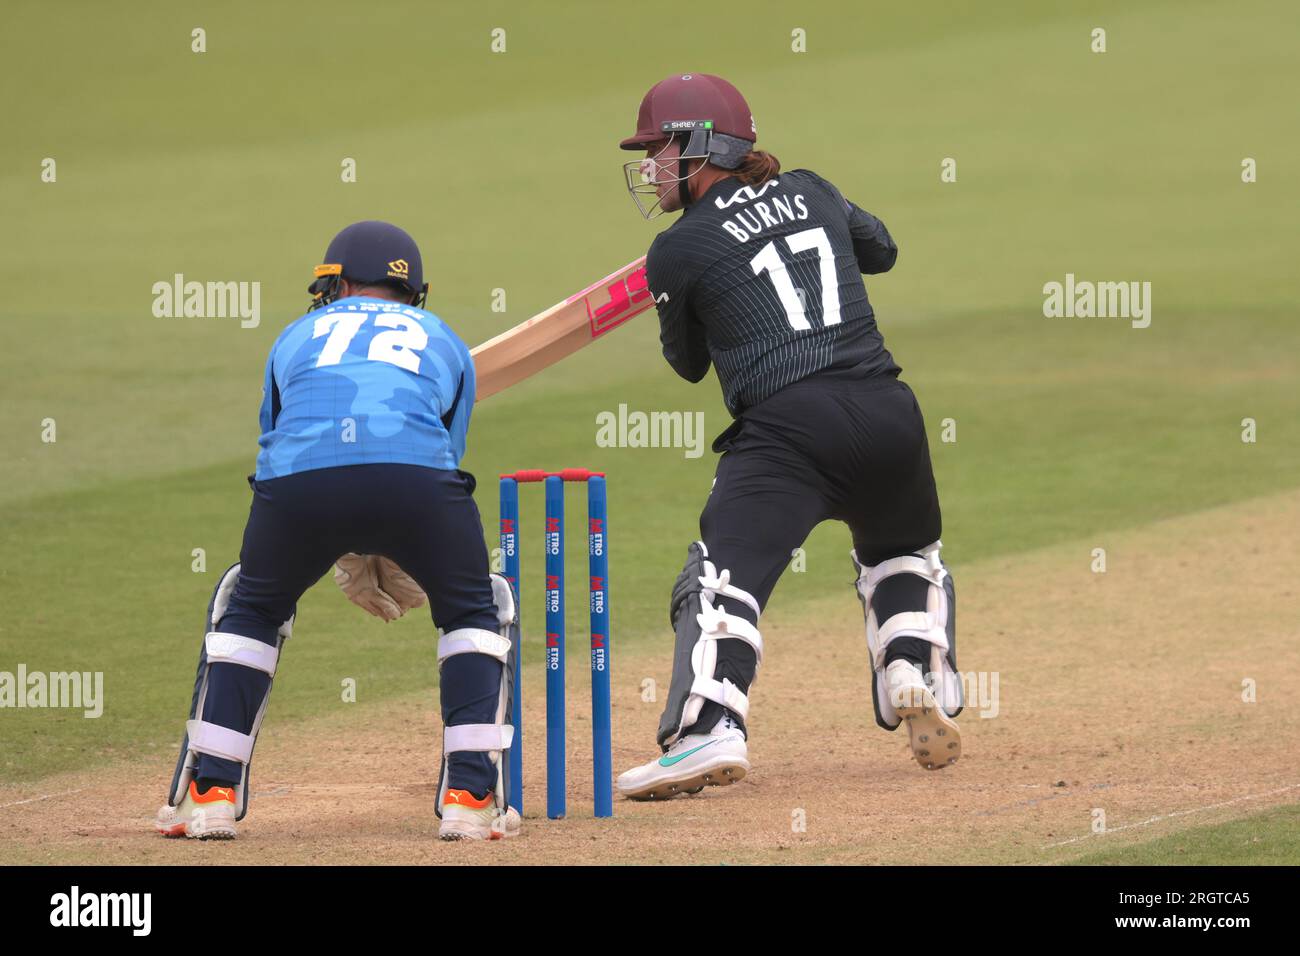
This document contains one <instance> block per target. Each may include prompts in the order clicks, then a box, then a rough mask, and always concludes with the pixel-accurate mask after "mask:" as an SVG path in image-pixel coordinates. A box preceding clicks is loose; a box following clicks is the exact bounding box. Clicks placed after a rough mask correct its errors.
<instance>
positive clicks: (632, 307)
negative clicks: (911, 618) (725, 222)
mask: <svg viewBox="0 0 1300 956" xmlns="http://www.w3.org/2000/svg"><path fill="white" fill-rule="evenodd" d="M652 305H654V297H653V296H652V295H651V294H650V287H649V285H647V283H646V277H645V256H642V257H641V258H639V259H637V260H636V261H635V262H629V263H628V264H627V265H625V266H624V267H623V268H622V269H619V270H618V271H617V272H614V273H611V274H609V275H607V276H605V278H603V279H601V280H600V281H599V282H596V283H594V284H592V285H590V286H588V287H587V288H585V289H583V290H582V291H581V292H577V293H575V294H573V295H571V296H569V297H568V298H567V299H565V300H564V301H563V302H560V303H557V304H556V305H553V306H551V307H550V308H549V309H547V310H546V311H545V312H541V313H539V314H537V315H535V316H533V317H532V318H531V319H529V320H528V321H526V322H521V323H520V324H519V325H516V326H515V327H514V328H513V329H508V330H506V331H505V332H502V333H501V334H500V335H498V336H497V337H496V338H493V339H488V341H486V342H484V343H483V344H482V345H479V346H477V347H475V348H473V349H471V350H470V356H471V357H472V358H473V359H474V375H475V379H476V381H477V388H476V398H477V399H480V400H481V399H484V398H487V397H488V396H490V395H495V394H496V393H497V392H500V391H504V390H505V389H507V388H509V387H510V386H511V385H514V384H516V383H517V382H522V381H523V380H524V379H526V378H528V377H529V376H532V375H536V374H537V373H538V372H540V371H541V370H542V369H544V368H549V367H550V366H552V365H554V364H555V363H556V362H558V361H559V360H560V359H562V358H564V357H565V356H568V355H572V354H573V353H574V352H576V351H578V349H580V348H582V347H583V346H585V345H589V344H590V343H591V342H593V341H595V340H596V339H598V338H599V337H600V336H602V335H604V334H605V333H606V332H609V331H611V330H613V329H616V328H618V327H619V326H620V325H622V324H623V323H624V322H626V321H627V320H628V319H630V318H632V317H633V316H637V315H640V314H641V313H642V312H644V311H645V310H646V309H648V308H650V307H651V306H652Z"/></svg>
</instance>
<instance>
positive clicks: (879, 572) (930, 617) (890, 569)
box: [852, 541, 963, 726]
mask: <svg viewBox="0 0 1300 956" xmlns="http://www.w3.org/2000/svg"><path fill="white" fill-rule="evenodd" d="M942 546H943V545H942V542H940V541H935V542H934V543H933V544H930V545H927V546H926V547H925V548H922V549H921V551H920V556H917V555H912V554H908V555H901V556H899V557H895V558H889V559H888V560H886V561H882V562H880V563H879V564H876V565H872V566H869V567H868V566H863V565H861V564H859V563H858V558H857V553H856V552H852V557H853V563H854V565H855V566H856V567H857V568H858V572H859V573H858V580H857V589H858V594H859V595H860V596H861V598H862V606H863V608H864V609H865V613H866V624H867V648H868V650H869V651H870V653H871V668H872V670H873V671H874V672H875V684H876V695H877V704H878V706H879V710H880V716H881V717H882V718H883V719H884V721H885V722H886V723H888V724H890V725H893V726H896V725H897V724H898V723H899V717H898V713H897V711H896V710H895V709H894V706H893V703H892V702H891V701H890V700H889V694H888V693H886V691H885V656H886V651H887V649H888V648H889V645H890V643H891V642H893V641H894V640H895V639H896V638H899V637H916V638H920V639H921V640H924V641H928V642H929V643H930V644H931V648H930V654H931V659H930V665H931V666H930V678H929V679H930V681H931V683H932V689H933V691H934V694H935V697H936V699H937V700H938V702H939V705H940V706H941V707H942V708H943V709H944V711H945V712H946V713H948V714H949V715H950V716H952V715H955V714H956V713H957V712H958V711H960V709H961V707H962V704H963V701H962V690H961V681H960V680H959V678H958V676H957V674H956V673H955V671H954V670H953V668H952V665H951V663H950V659H949V658H950V654H949V651H950V645H949V640H948V621H949V615H950V613H951V609H950V608H949V606H948V593H947V591H946V590H945V589H944V579H945V578H947V577H948V569H947V568H946V567H944V564H943V561H942V560H941V559H940V557H939V551H940V549H941V548H942ZM896 574H914V575H916V576H918V577H921V578H924V579H925V580H927V581H928V582H929V583H930V586H929V587H928V588H927V589H926V607H925V610H924V611H921V610H916V611H900V612H898V613H895V614H893V615H891V616H890V617H889V618H888V620H886V621H884V622H883V623H881V622H879V621H878V620H877V618H876V612H875V608H874V607H873V606H872V598H873V597H874V595H875V591H876V588H877V587H878V586H879V584H880V582H881V581H884V580H885V579H886V578H889V577H892V576H893V575H896Z"/></svg>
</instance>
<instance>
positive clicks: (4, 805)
mask: <svg viewBox="0 0 1300 956" xmlns="http://www.w3.org/2000/svg"><path fill="white" fill-rule="evenodd" d="M85 789H86V788H85V787H78V788H77V789H76V790H64V791H63V792H62V793H47V794H45V795H44V796H43V797H28V798H27V799H26V800H19V801H17V802H15V803H0V810H7V809H9V808H10V807H21V806H22V805H23V804H24V803H39V802H40V801H42V800H53V799H54V798H55V797H66V796H68V795H69V794H72V793H81V791H83V790H85Z"/></svg>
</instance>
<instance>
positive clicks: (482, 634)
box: [438, 627, 510, 664]
mask: <svg viewBox="0 0 1300 956" xmlns="http://www.w3.org/2000/svg"><path fill="white" fill-rule="evenodd" d="M454 654H486V655H487V656H488V657H494V658H496V659H497V660H499V661H501V662H502V663H503V664H504V663H505V660H506V658H507V657H508V656H509V655H510V638H508V637H506V636H505V635H504V634H498V633H496V632H494V631H484V630H482V629H480V628H476V627H461V628H457V629H456V630H454V631H448V632H447V633H446V634H443V635H442V636H441V637H440V638H438V663H439V664H441V663H442V662H443V661H445V660H446V659H447V658H449V657H451V656H452V655H454Z"/></svg>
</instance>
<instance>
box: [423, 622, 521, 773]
mask: <svg viewBox="0 0 1300 956" xmlns="http://www.w3.org/2000/svg"><path fill="white" fill-rule="evenodd" d="M455 654H486V655H487V656H488V657H495V658H496V659H497V660H499V661H501V662H502V663H505V660H506V657H507V656H509V654H510V638H508V637H502V636H501V635H500V634H498V633H496V632H495V631H485V630H483V629H482V628H478V627H458V628H457V629H456V630H454V631H448V632H447V633H446V634H444V635H442V637H440V638H438V663H439V664H441V663H442V662H443V661H445V660H446V659H447V658H449V657H451V656H453V655H455ZM493 749H494V750H495V749H496V748H493Z"/></svg>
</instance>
